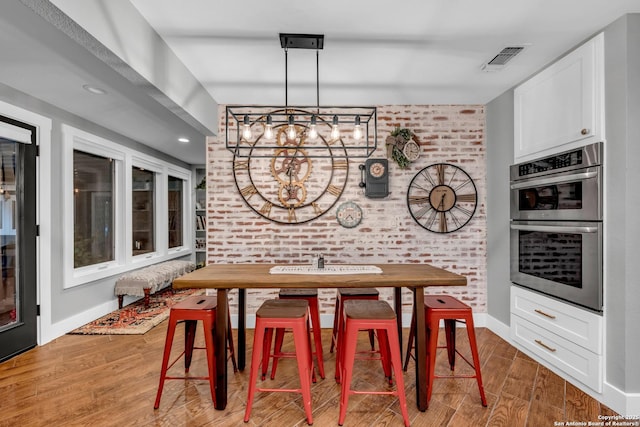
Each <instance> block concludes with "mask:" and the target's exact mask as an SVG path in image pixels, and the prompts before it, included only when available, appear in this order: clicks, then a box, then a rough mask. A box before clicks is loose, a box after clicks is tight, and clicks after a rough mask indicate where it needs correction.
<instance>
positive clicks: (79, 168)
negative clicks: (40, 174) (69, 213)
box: [73, 150, 115, 268]
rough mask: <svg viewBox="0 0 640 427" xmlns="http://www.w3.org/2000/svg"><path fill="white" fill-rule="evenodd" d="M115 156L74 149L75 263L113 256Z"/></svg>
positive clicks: (106, 259)
mask: <svg viewBox="0 0 640 427" xmlns="http://www.w3.org/2000/svg"><path fill="white" fill-rule="evenodd" d="M114 182H115V166H114V162H113V161H112V159H109V158H106V157H101V156H97V155H93V154H89V153H85V152H82V151H78V150H74V151H73V193H74V194H73V218H74V221H73V223H74V227H73V248H74V251H73V266H74V268H80V267H86V266H88V265H93V264H100V263H103V262H107V261H112V260H113V259H114V214H113V206H114V203H113V201H114V194H115V191H114Z"/></svg>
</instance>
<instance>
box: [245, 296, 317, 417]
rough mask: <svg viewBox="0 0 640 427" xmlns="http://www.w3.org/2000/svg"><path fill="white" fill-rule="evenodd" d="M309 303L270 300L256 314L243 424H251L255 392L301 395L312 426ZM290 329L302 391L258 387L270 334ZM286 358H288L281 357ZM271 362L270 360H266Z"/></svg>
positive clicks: (300, 389)
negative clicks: (249, 422)
mask: <svg viewBox="0 0 640 427" xmlns="http://www.w3.org/2000/svg"><path fill="white" fill-rule="evenodd" d="M308 322H309V303H308V302H307V301H305V300H286V299H272V300H267V301H265V302H264V303H262V305H261V306H260V308H259V309H258V311H257V312H256V329H255V334H254V336H253V354H252V355H251V370H250V372H249V392H248V396H247V409H246V411H245V415H244V422H248V421H249V416H250V415H251V406H252V405H253V398H254V396H255V392H256V391H271V392H276V391H277V392H295V393H301V394H302V403H303V406H304V411H305V414H306V415H307V423H308V424H309V425H311V424H313V418H312V415H311V381H312V376H313V361H312V356H311V339H310V336H309V335H310V334H309V325H308ZM279 328H291V329H292V330H293V339H294V343H295V347H296V352H295V357H296V359H297V362H298V374H299V376H300V388H296V389H274V388H258V387H257V384H256V382H257V380H258V372H259V370H260V365H261V363H264V362H263V354H264V353H265V352H266V353H267V354H268V352H269V347H270V342H271V341H270V340H269V341H266V340H265V338H266V337H265V335H266V334H267V333H272V332H273V329H279ZM281 357H285V356H281ZM267 360H268V359H267Z"/></svg>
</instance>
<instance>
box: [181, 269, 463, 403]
mask: <svg viewBox="0 0 640 427" xmlns="http://www.w3.org/2000/svg"><path fill="white" fill-rule="evenodd" d="M376 266H377V267H379V268H380V269H381V270H382V272H381V273H365V274H271V273H270V271H271V268H272V267H274V264H266V263H265V264H209V265H207V266H206V267H203V268H200V269H198V270H195V271H194V272H191V273H188V274H186V275H184V276H182V277H180V278H177V279H175V280H174V281H173V287H174V288H175V289H187V288H206V289H216V290H217V298H218V308H217V311H216V325H217V326H216V328H215V340H214V341H215V346H216V349H217V350H216V384H215V391H216V404H215V408H216V409H220V410H222V409H225V408H226V406H227V350H226V349H227V326H228V325H227V319H228V291H229V290H231V289H238V290H239V292H238V345H237V349H236V351H237V356H238V368H239V369H240V370H243V369H244V367H245V363H246V335H245V329H246V289H274V288H275V289H279V288H304V287H309V288H371V287H374V288H393V289H394V309H395V311H396V315H397V321H398V332H399V334H398V335H399V336H400V337H401V336H402V298H401V295H402V288H408V289H410V290H412V291H413V316H414V317H415V319H416V342H415V355H416V360H426V355H427V345H426V329H425V328H426V325H425V316H424V310H416V309H415V308H416V307H424V288H425V287H429V286H465V285H466V284H467V279H466V277H464V276H462V275H459V274H456V273H453V272H451V271H447V270H444V269H442V268H438V267H434V266H432V265H429V264H417V263H413V264H377V265H376ZM400 348H402V342H400ZM220 349H224V350H222V351H221V350H220ZM415 367H416V373H415V375H416V401H417V406H418V409H420V410H421V411H425V410H426V409H427V380H428V378H427V367H426V363H416V364H415Z"/></svg>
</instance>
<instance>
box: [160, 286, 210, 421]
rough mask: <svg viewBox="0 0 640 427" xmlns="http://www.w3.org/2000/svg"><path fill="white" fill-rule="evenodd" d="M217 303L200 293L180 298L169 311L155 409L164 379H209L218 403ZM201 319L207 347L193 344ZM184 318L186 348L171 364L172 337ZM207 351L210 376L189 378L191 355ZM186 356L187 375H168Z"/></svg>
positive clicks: (185, 367) (185, 369)
mask: <svg viewBox="0 0 640 427" xmlns="http://www.w3.org/2000/svg"><path fill="white" fill-rule="evenodd" d="M217 306H218V300H217V298H216V297H213V296H206V295H199V296H192V297H189V298H186V299H185V300H183V301H180V302H179V303H177V304H176V305H174V306H173V307H171V310H170V312H169V324H168V327H167V338H166V340H165V344H164V355H163V358H162V370H161V371H160V384H159V386H158V393H157V395H156V402H155V404H154V405H153V408H154V409H158V407H159V406H160V398H161V397H162V389H163V388H164V382H165V380H179V379H180V380H209V386H210V388H211V398H212V399H213V402H214V404H215V401H216V398H215V396H216V394H215V380H216V369H215V360H216V359H215V356H214V352H215V348H214V344H213V342H214V341H213V334H214V333H215V332H214V328H215V318H216V308H217ZM198 320H201V321H202V323H203V327H204V339H205V344H206V346H205V347H194V340H195V336H196V326H197V323H198ZM182 321H184V324H185V338H184V340H185V343H184V351H182V353H180V355H179V356H178V357H177V358H176V359H175V360H174V361H173V362H172V363H171V364H169V357H170V355H171V346H172V344H173V337H174V335H175V331H176V325H177V324H178V322H182ZM194 349H195V350H206V352H207V365H208V368H209V376H207V377H190V376H186V374H187V373H188V372H189V367H190V366H191V358H192V356H193V350H194ZM183 355H184V371H185V376H182V377H174V376H167V371H168V370H169V369H170V368H171V367H172V366H173V365H175V364H176V362H177V361H178V360H180V358H182V356H183Z"/></svg>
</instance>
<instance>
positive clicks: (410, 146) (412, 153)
mask: <svg viewBox="0 0 640 427" xmlns="http://www.w3.org/2000/svg"><path fill="white" fill-rule="evenodd" d="M402 154H404V156H405V157H406V158H407V160H409V161H410V162H415V161H416V160H418V157H420V146H419V145H418V144H416V142H415V141H407V143H406V144H404V148H403V149H402Z"/></svg>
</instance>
